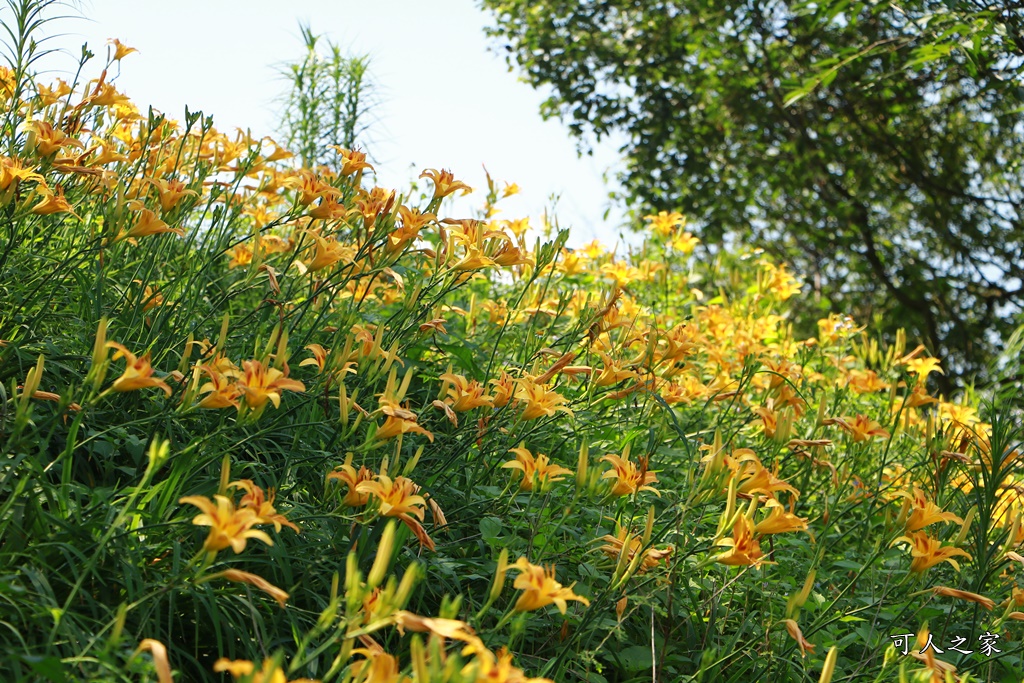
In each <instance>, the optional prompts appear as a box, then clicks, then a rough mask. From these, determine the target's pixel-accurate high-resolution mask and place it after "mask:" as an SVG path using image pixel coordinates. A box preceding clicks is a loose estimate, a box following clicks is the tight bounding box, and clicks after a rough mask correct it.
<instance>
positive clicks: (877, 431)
mask: <svg viewBox="0 0 1024 683" xmlns="http://www.w3.org/2000/svg"><path fill="white" fill-rule="evenodd" d="M833 422H834V423H835V424H838V425H839V426H840V427H842V428H843V429H844V430H846V431H847V432H849V434H850V436H852V437H853V440H854V441H855V442H860V441H867V440H868V439H871V438H874V437H881V438H886V439H887V438H889V432H888V431H887V430H885V429H884V428H883V427H882V425H880V424H878V423H877V422H875V421H874V420H872V419H870V418H868V417H866V416H864V415H858V416H857V417H855V418H853V419H852V420H851V419H850V418H848V417H843V418H833Z"/></svg>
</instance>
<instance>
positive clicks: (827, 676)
mask: <svg viewBox="0 0 1024 683" xmlns="http://www.w3.org/2000/svg"><path fill="white" fill-rule="evenodd" d="M838 657H839V649H838V648H837V647H836V646H835V645H833V646H832V649H830V650H829V651H828V655H826V657H825V666H824V667H822V669H821V678H819V679H818V683H832V674H833V672H835V670H836V659H837V658H838Z"/></svg>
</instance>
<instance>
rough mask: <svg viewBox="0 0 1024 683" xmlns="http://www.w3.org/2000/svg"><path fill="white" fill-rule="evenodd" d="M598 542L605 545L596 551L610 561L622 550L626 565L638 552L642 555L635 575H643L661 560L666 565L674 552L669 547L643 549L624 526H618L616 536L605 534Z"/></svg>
mask: <svg viewBox="0 0 1024 683" xmlns="http://www.w3.org/2000/svg"><path fill="white" fill-rule="evenodd" d="M598 540H600V541H605V545H602V546H601V547H600V548H598V550H600V551H601V552H603V553H604V554H606V555H608V556H609V557H611V558H612V559H617V558H618V557H619V556H621V555H622V553H623V548H625V549H626V550H625V552H626V564H627V565H628V564H631V563H632V562H633V560H634V558H635V557H636V554H637V553H639V552H642V553H643V559H642V560H640V565H639V567H638V568H637V573H639V574H643V573H644V572H646V571H647V570H648V569H653V568H654V567H657V566H658V563H659V562H661V561H662V560H664V561H665V563H666V564H668V558H669V557H671V556H672V553H673V552H675V548H674V547H672V546H671V545H670V546H668V547H667V548H664V549H658V548H653V547H651V548H647V549H644V543H643V541H641V540H640V538H638V537H637V536H634V535H633V534H631V533H629V529H627V528H626V527H624V526H620V527H619V529H618V534H617V535H616V536H612V535H610V534H605V535H604V536H602V537H601V538H600V539H598Z"/></svg>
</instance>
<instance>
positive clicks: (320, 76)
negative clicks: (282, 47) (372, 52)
mask: <svg viewBox="0 0 1024 683" xmlns="http://www.w3.org/2000/svg"><path fill="white" fill-rule="evenodd" d="M300 30H301V31H302V39H303V42H304V43H305V45H306V54H305V56H304V57H303V58H302V60H301V61H298V62H295V63H292V64H288V65H287V66H286V67H285V68H284V69H283V70H282V71H281V75H282V76H284V77H285V78H286V79H287V80H288V81H289V91H288V93H287V94H286V95H285V97H284V104H283V109H282V113H281V122H280V123H281V130H282V131H283V139H284V141H285V142H286V146H287V147H288V149H289V150H292V151H293V152H294V153H295V154H296V155H298V157H299V159H300V160H301V163H302V165H303V166H306V167H309V168H312V167H314V166H321V165H322V166H329V167H335V166H339V165H340V161H341V156H340V153H339V152H338V151H336V150H332V149H331V145H337V146H340V147H343V148H345V149H354V148H355V146H356V142H357V140H358V141H362V136H363V134H364V133H365V132H366V130H367V128H368V126H369V124H368V123H367V120H366V119H367V116H368V115H369V113H370V111H371V110H372V108H373V103H374V88H373V84H372V81H371V80H370V76H369V67H370V58H369V57H368V56H366V55H355V56H350V55H347V54H345V51H344V50H342V48H341V47H340V46H339V45H337V44H335V43H333V42H331V41H329V40H327V41H324V39H323V37H322V36H318V35H316V34H314V33H313V31H312V29H311V28H310V27H309V26H308V25H306V26H300ZM320 42H326V43H327V53H326V54H322V53H321V52H318V50H317V43H320Z"/></svg>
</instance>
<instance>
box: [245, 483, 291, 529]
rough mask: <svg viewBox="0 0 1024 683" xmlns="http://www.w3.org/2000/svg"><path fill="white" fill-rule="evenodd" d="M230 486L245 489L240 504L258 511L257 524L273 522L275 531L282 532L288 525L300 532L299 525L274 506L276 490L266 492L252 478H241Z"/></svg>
mask: <svg viewBox="0 0 1024 683" xmlns="http://www.w3.org/2000/svg"><path fill="white" fill-rule="evenodd" d="M228 488H240V489H242V490H243V491H245V495H244V496H242V499H241V500H239V501H238V505H239V506H240V507H241V508H243V509H249V510H252V511H253V512H255V513H256V516H257V517H258V518H259V521H258V522H257V524H273V525H274V531H277V532H280V531H281V527H282V526H286V527H288V528H290V529H292V530H294V531H295V533H299V532H300V530H299V527H298V526H296V525H295V524H294V523H293V522H289V521H288V519H287V518H286V517H285V516H284V515H282V514H279V513H278V511H277V510H276V509H275V508H274V497H275V496H276V493H277V492H276V491H275V490H274V489H270V491H269V492H268V493H266V494H264V493H263V489H261V488H260V487H259V486H257V485H256V484H255V483H253V481H252V479H239V480H238V481H233V482H231V483H230V484H228Z"/></svg>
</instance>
